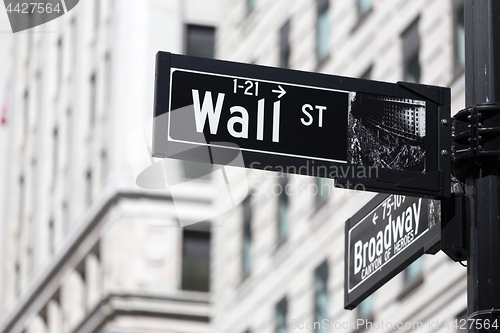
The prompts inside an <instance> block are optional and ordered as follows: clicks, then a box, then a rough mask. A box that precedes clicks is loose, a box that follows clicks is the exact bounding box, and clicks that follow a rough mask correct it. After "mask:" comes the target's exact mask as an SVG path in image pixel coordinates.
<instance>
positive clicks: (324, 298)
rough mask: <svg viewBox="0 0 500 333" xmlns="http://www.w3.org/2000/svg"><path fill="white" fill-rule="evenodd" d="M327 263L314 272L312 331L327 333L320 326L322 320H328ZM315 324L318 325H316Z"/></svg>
mask: <svg viewBox="0 0 500 333" xmlns="http://www.w3.org/2000/svg"><path fill="white" fill-rule="evenodd" d="M328 303H329V295H328V262H326V261H325V262H324V263H322V264H321V265H320V266H319V267H318V268H316V270H315V271H314V323H315V324H314V331H315V332H328V331H329V330H328V329H327V328H325V327H324V325H321V323H322V322H323V320H324V319H328ZM316 323H320V324H319V325H316Z"/></svg>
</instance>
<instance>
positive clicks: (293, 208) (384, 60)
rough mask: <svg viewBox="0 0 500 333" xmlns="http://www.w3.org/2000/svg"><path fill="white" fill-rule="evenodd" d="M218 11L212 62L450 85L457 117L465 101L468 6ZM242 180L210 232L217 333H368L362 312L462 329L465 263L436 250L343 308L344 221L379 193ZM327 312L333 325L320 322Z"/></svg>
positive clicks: (277, 3)
mask: <svg viewBox="0 0 500 333" xmlns="http://www.w3.org/2000/svg"><path fill="white" fill-rule="evenodd" d="M221 8H222V9H223V14H222V16H223V17H224V18H225V19H224V20H223V21H221V24H220V26H219V30H218V38H217V48H216V49H217V54H216V56H217V58H220V59H225V60H232V61H241V62H247V63H255V64H261V65H269V66H277V67H278V66H280V67H285V68H292V69H299V70H306V71H316V72H321V73H327V74H336V75H343V76H351V77H359V78H365V79H373V80H379V81H388V82H393V83H395V82H397V81H409V82H418V83H425V84H431V85H440V86H448V87H451V89H452V113H456V112H457V111H459V110H461V109H462V108H463V107H464V99H465V96H464V84H465V82H464V81H465V80H464V62H465V61H464V60H465V52H464V21H463V1H458V0H444V1H443V0H429V1H411V0H387V1H382V0H348V1H341V0H286V1H285V0H238V1H235V0H225V1H223V2H222V6H221ZM318 144H329V143H318ZM248 175H249V182H250V187H251V192H252V194H251V195H249V196H248V198H247V199H246V200H245V201H244V202H243V204H242V205H240V207H239V208H238V209H234V210H232V211H230V212H228V213H226V214H224V215H223V216H221V217H220V218H219V219H218V220H217V223H218V224H223V227H220V228H216V229H214V231H213V233H212V270H211V274H212V297H213V306H214V310H213V313H214V315H213V318H212V320H213V325H212V326H213V330H214V332H217V333H252V332H259V333H285V332H334V331H335V332H337V331H342V332H360V331H364V330H365V328H366V327H364V326H363V325H361V326H359V327H355V326H354V325H353V322H356V320H357V319H365V320H369V321H370V322H372V323H377V322H378V323H379V325H380V323H386V324H387V323H391V324H392V325H393V326H392V327H389V326H388V325H386V326H385V328H380V329H379V330H380V331H386V332H388V331H393V329H392V328H393V327H395V326H396V325H397V324H398V323H402V324H403V327H401V328H398V329H397V331H398V332H409V331H420V330H421V331H429V332H430V331H433V332H436V331H437V332H450V331H451V332H453V331H455V330H458V329H456V328H455V327H453V323H454V320H455V319H463V318H466V269H465V268H464V267H462V266H461V265H459V264H458V263H455V262H453V261H451V259H449V258H448V257H447V256H446V255H445V254H443V253H442V252H439V253H438V254H436V255H433V256H432V255H424V256H423V257H421V258H420V259H418V260H417V261H415V262H414V263H413V264H412V265H411V266H409V267H408V268H407V269H406V270H404V271H403V272H402V273H401V274H399V275H398V276H396V277H395V278H393V279H392V280H391V281H390V282H389V283H387V284H386V285H384V286H383V287H382V288H380V289H379V290H378V291H377V292H376V293H374V294H373V295H372V296H371V297H369V298H368V299H366V300H365V301H364V302H363V303H362V304H361V305H359V306H358V307H357V309H355V310H353V311H348V310H344V309H343V307H344V294H343V293H344V290H343V288H344V223H345V221H346V220H347V219H348V218H349V217H351V216H352V215H353V214H354V213H355V212H356V211H357V210H359V209H360V208H361V207H363V206H364V205H365V204H366V203H367V202H368V201H369V200H370V199H371V198H372V197H373V196H374V194H371V193H366V192H365V193H363V192H354V191H347V190H344V189H338V188H334V187H333V183H332V182H331V181H329V180H324V179H316V178H312V177H304V176H297V175H291V176H288V177H285V176H284V175H281V174H277V173H272V172H264V171H256V170H252V171H249V172H248ZM284 189H286V190H287V191H286V192H285V191H284ZM324 319H327V320H328V322H327V323H329V325H321V326H320V325H318V324H319V323H322V321H323V320H324ZM315 323H316V325H315ZM418 323H421V324H422V326H421V327H419V326H418V325H419V324H418ZM447 324H448V326H447ZM450 324H451V325H450ZM405 325H406V326H405ZM327 326H329V327H327Z"/></svg>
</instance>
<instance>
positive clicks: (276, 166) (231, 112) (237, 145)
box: [153, 52, 450, 197]
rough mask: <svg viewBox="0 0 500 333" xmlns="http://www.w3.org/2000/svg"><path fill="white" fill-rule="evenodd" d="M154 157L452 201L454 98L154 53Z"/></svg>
mask: <svg viewBox="0 0 500 333" xmlns="http://www.w3.org/2000/svg"><path fill="white" fill-rule="evenodd" d="M154 116H155V119H154V131H153V156H154V157H170V158H179V159H187V160H194V161H201V162H207V163H215V164H229V165H231V161H233V160H234V156H235V155H237V154H238V153H240V152H241V154H242V157H243V161H244V165H245V167H248V168H256V169H265V170H274V171H282V172H287V173H297V174H306V175H311V176H320V177H328V178H334V179H337V182H338V184H341V185H342V186H345V187H349V188H356V189H366V190H374V191H378V192H386V193H401V194H408V193H409V194H414V195H419V196H427V197H443V196H448V195H449V188H450V186H449V182H450V176H449V175H450V160H449V156H448V155H449V151H450V128H449V127H450V126H447V124H448V121H449V117H450V90H449V89H448V88H440V87H434V86H427V85H416V84H409V83H398V84H390V83H384V82H376V81H368V80H361V79H353V78H346V77H339V76H333V75H324V74H319V73H307V72H301V71H295V70H289V69H282V68H271V67H265V66H257V65H249V64H242V63H234V62H227V61H220V60H212V59H202V58H194V57H187V56H180V55H173V54H170V53H165V52H159V53H158V55H157V62H156V85H155V110H154Z"/></svg>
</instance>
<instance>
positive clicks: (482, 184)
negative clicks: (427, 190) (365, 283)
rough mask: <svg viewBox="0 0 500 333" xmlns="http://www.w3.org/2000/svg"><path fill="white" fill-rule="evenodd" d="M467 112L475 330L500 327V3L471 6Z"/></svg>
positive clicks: (465, 170)
mask: <svg viewBox="0 0 500 333" xmlns="http://www.w3.org/2000/svg"><path fill="white" fill-rule="evenodd" d="M465 47H466V62H465V66H466V67H465V80H466V96H465V102H466V103H465V104H466V106H467V109H465V110H462V111H460V112H459V113H458V114H457V115H456V116H455V119H454V127H455V130H454V132H455V133H454V141H455V145H454V163H453V169H454V174H455V176H456V177H457V178H459V179H460V180H462V181H466V184H467V186H466V192H467V193H466V195H467V198H468V199H469V203H470V206H469V209H470V227H469V235H468V237H469V253H468V260H467V294H468V300H467V307H468V329H469V332H486V331H488V332H491V331H499V327H500V202H499V200H500V196H499V194H500V104H499V103H500V61H499V59H500V1H498V0H466V2H465Z"/></svg>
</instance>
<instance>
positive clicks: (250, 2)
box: [247, 0, 257, 13]
mask: <svg viewBox="0 0 500 333" xmlns="http://www.w3.org/2000/svg"><path fill="white" fill-rule="evenodd" d="M256 4H257V0H247V13H251V12H252V11H253V10H254V9H255V5H256Z"/></svg>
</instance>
